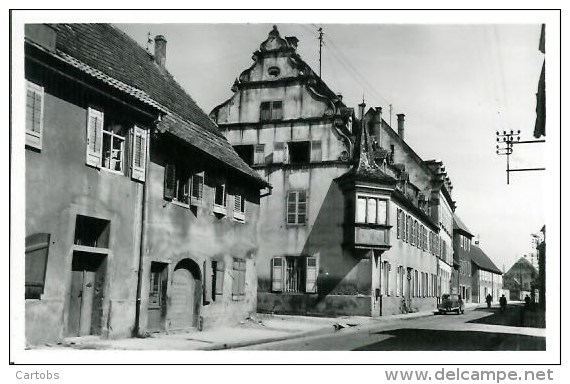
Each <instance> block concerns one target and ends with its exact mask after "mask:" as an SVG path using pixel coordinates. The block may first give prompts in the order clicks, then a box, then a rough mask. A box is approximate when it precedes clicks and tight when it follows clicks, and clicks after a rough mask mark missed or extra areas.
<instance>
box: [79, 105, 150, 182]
mask: <svg viewBox="0 0 570 384" xmlns="http://www.w3.org/2000/svg"><path fill="white" fill-rule="evenodd" d="M129 132H130V133H131V138H130V141H131V155H132V158H131V177H132V178H133V179H135V180H139V181H144V180H145V172H146V169H145V166H146V148H147V132H146V131H145V130H144V129H143V128H140V127H137V126H132V125H130V126H129V124H128V123H126V122H124V121H122V120H120V119H117V118H114V117H113V116H111V117H107V118H105V116H104V114H103V112H101V111H98V110H96V109H93V108H88V110H87V154H86V160H85V162H86V164H87V165H90V166H93V167H96V168H104V169H108V170H111V171H114V172H119V173H124V172H125V167H126V163H125V153H126V152H125V148H126V139H125V138H126V136H127V134H128V133H129Z"/></svg>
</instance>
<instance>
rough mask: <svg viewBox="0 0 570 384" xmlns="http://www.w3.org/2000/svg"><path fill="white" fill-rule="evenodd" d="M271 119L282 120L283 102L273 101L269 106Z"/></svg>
mask: <svg viewBox="0 0 570 384" xmlns="http://www.w3.org/2000/svg"><path fill="white" fill-rule="evenodd" d="M271 119H273V120H283V102H282V101H274V102H273V103H272V106H271Z"/></svg>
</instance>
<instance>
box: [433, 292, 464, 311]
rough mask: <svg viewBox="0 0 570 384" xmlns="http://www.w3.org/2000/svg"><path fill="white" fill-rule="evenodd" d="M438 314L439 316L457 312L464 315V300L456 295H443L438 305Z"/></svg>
mask: <svg viewBox="0 0 570 384" xmlns="http://www.w3.org/2000/svg"><path fill="white" fill-rule="evenodd" d="M437 312H438V313H439V314H444V313H448V312H455V313H457V314H460V313H464V312H465V308H464V306H463V300H462V299H461V297H460V296H459V295H456V294H448V293H446V294H443V295H441V301H440V303H439V304H438V305H437Z"/></svg>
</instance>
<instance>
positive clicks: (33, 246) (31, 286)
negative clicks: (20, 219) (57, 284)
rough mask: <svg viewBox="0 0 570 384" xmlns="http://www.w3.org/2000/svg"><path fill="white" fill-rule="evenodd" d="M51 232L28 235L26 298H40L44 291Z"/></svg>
mask: <svg viewBox="0 0 570 384" xmlns="http://www.w3.org/2000/svg"><path fill="white" fill-rule="evenodd" d="M49 243H50V234H49V233H35V234H33V235H30V236H28V237H26V259H25V264H26V290H25V298H26V299H39V298H40V297H41V295H42V293H44V287H45V279H46V270H47V261H48V252H49Z"/></svg>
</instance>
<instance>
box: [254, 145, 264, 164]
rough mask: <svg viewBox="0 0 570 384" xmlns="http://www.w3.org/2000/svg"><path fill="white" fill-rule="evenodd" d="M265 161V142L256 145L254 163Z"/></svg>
mask: <svg viewBox="0 0 570 384" xmlns="http://www.w3.org/2000/svg"><path fill="white" fill-rule="evenodd" d="M264 163H265V144H255V145H254V155H253V164H264Z"/></svg>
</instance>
